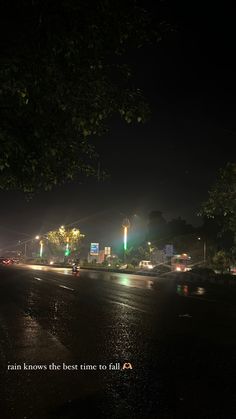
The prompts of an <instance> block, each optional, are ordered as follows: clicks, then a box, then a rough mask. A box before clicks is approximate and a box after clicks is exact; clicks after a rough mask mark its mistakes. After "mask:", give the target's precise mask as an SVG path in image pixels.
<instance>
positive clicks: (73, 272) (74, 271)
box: [72, 265, 79, 276]
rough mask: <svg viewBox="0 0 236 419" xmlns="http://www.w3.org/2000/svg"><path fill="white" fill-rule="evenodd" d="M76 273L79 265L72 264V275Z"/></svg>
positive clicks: (76, 274)
mask: <svg viewBox="0 0 236 419" xmlns="http://www.w3.org/2000/svg"><path fill="white" fill-rule="evenodd" d="M78 274H79V266H77V265H73V266H72V275H74V276H78Z"/></svg>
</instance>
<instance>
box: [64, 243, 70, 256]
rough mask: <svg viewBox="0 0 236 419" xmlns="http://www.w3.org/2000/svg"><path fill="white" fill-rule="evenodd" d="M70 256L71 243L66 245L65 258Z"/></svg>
mask: <svg viewBox="0 0 236 419" xmlns="http://www.w3.org/2000/svg"><path fill="white" fill-rule="evenodd" d="M69 255H70V249H69V243H66V250H65V256H69Z"/></svg>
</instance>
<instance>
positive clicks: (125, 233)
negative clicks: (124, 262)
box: [124, 227, 127, 250]
mask: <svg viewBox="0 0 236 419" xmlns="http://www.w3.org/2000/svg"><path fill="white" fill-rule="evenodd" d="M124 250H127V227H124Z"/></svg>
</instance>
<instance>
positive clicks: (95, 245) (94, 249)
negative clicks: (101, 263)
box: [90, 243, 99, 256]
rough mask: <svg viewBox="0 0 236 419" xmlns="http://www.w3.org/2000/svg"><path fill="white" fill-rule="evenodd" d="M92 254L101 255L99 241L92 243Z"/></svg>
mask: <svg viewBox="0 0 236 419" xmlns="http://www.w3.org/2000/svg"><path fill="white" fill-rule="evenodd" d="M90 255H96V256H98V255H99V243H91V244H90Z"/></svg>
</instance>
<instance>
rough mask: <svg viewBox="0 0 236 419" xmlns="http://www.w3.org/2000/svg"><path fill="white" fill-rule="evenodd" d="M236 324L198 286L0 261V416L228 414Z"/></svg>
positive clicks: (233, 392) (234, 389)
mask: <svg viewBox="0 0 236 419" xmlns="http://www.w3.org/2000/svg"><path fill="white" fill-rule="evenodd" d="M229 293H230V294H231V291H229ZM235 301H236V299H235ZM235 324H236V306H235V304H234V299H232V298H231V299H230V301H228V302H227V301H226V300H224V301H222V300H221V299H220V297H219V293H218V292H216V293H214V291H212V290H211V291H210V290H208V289H205V288H199V287H189V286H186V285H184V284H181V285H178V284H174V283H173V282H171V283H169V282H168V283H167V284H166V285H165V286H164V287H163V286H161V285H159V282H158V279H153V278H151V277H137V276H134V275H126V274H115V273H114V274H111V273H104V272H94V271H83V270H82V271H81V272H80V275H79V276H78V277H72V276H71V274H70V272H69V271H68V270H63V269H61V270H60V269H59V270H53V269H41V270H39V268H38V267H31V268H27V267H5V268H0V390H1V391H0V399H1V406H0V407H1V410H0V416H1V419H8V418H12V419H13V418H15V419H23V418H25V419H31V418H32V419H39V418H40V419H42V418H46V419H47V418H52V419H54V418H58V419H62V418H81V419H83V418H89V417H90V418H103V419H108V418H109V419H113V418H114V419H120V418H129V419H149V418H150V419H152V418H153V419H154V418H155V419H164V418H168V419H172V418H182V419H185V418H186V419H187V418H189V419H190V418H191V419H192V418H193V419H195V418H196V419H200V418H210V419H211V418H212V419H213V418H214V419H219V418H222V419H223V418H224V419H231V418H236V326H235ZM52 362H54V364H55V365H59V366H60V367H63V363H64V367H65V365H66V366H67V367H68V365H71V366H72V365H73V366H74V368H76V366H77V368H78V369H77V370H76V369H74V370H49V365H50V364H51V363H52ZM125 362H130V363H131V364H132V367H133V368H132V370H131V369H127V370H122V366H123V364H124V363H125ZM24 363H25V367H26V369H23V367H24ZM109 364H113V365H115V364H117V365H116V367H117V368H119V367H120V368H121V369H117V370H114V369H109ZM29 365H36V366H37V365H42V366H45V367H42V368H45V370H43V371H40V370H33V371H30V370H29V369H28V367H29ZM81 365H82V368H84V367H85V366H86V365H89V366H95V368H97V370H91V369H87V370H84V369H83V370H82V369H80V368H81V367H80V366H81ZM99 365H103V366H106V367H107V369H99ZM16 366H18V367H17V368H19V366H20V367H21V370H20V369H18V370H17V369H14V368H15V367H16ZM9 368H12V369H9ZM89 368H91V367H89ZM100 368H105V367H100Z"/></svg>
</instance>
